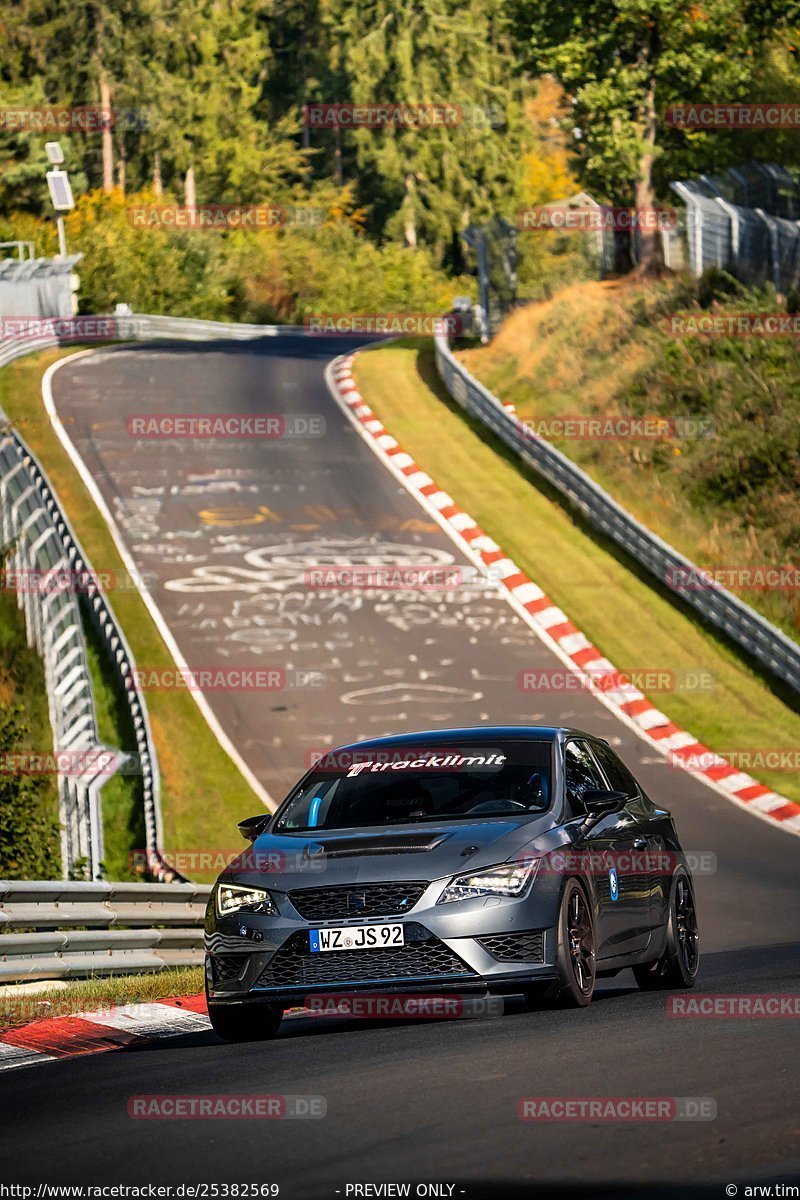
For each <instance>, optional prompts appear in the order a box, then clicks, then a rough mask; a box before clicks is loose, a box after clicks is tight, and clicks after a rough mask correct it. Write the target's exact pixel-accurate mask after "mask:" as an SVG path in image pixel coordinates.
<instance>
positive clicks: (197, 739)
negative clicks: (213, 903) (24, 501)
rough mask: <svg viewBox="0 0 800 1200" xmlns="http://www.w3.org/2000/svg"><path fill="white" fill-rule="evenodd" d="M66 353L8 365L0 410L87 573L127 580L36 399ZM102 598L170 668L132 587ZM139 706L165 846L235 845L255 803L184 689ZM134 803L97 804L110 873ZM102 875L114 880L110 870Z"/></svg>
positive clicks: (156, 663) (136, 642)
mask: <svg viewBox="0 0 800 1200" xmlns="http://www.w3.org/2000/svg"><path fill="white" fill-rule="evenodd" d="M73 352H74V351H72V350H71V351H69V352H64V351H63V350H49V351H45V352H43V353H41V354H37V355H32V356H30V357H26V358H22V359H17V360H16V361H15V362H13V363H11V364H10V365H9V366H7V367H5V368H4V369H3V370H2V371H0V406H2V408H3V409H4V410H5V412H6V414H7V415H8V417H9V418H10V420H11V421H12V423H13V424H14V425H15V426H16V428H17V429H18V430H19V432H20V433H21V435H22V436H23V437H24V438H25V440H26V441H27V442H28V444H29V445H30V446H31V448H32V450H33V451H34V453H35V454H36V455H37V456H38V458H39V460H40V462H41V464H42V466H43V468H44V470H45V472H46V473H47V475H48V477H49V479H50V481H51V483H52V485H53V487H54V488H55V490H56V492H57V494H58V496H59V498H60V500H61V502H62V503H63V504H64V507H65V508H66V511H67V513H68V515H69V517H70V520H71V521H72V524H73V527H74V529H75V532H76V533H77V535H78V537H79V539H80V541H81V543H82V544H83V548H84V550H85V551H86V554H87V556H88V558H89V561H90V563H91V564H92V567H93V569H94V570H95V571H97V572H106V571H107V572H115V573H117V574H118V575H119V576H120V577H124V572H125V568H124V566H123V563H122V560H121V558H120V556H119V553H118V551H117V549H116V546H115V545H114V541H113V539H112V537H111V534H110V533H109V530H108V527H107V525H106V523H105V520H104V519H103V517H102V515H101V513H100V512H99V511H98V509H97V508H96V506H95V504H94V502H93V501H92V499H91V497H90V496H89V494H88V492H87V491H86V488H85V487H84V485H83V483H82V481H81V479H80V476H79V475H78V472H77V471H76V470H75V468H74V466H73V465H72V462H71V461H70V459H69V457H68V455H67V454H66V452H65V450H64V448H63V447H62V445H61V443H60V442H59V440H58V438H57V437H56V435H55V433H54V431H53V428H52V426H51V424H50V420H49V418H48V416H47V414H46V412H45V410H44V404H43V402H42V395H41V379H42V375H43V373H44V371H45V369H46V368H47V367H48V366H50V364H51V363H53V362H56V361H57V360H58V359H60V358H64V357H67V356H68V354H69V353H73ZM109 598H110V601H111V604H112V606H113V608H114V612H115V613H116V616H117V618H118V620H119V621H120V623H121V625H122V628H123V630H124V632H125V636H126V637H127V639H128V643H129V645H130V647H131V650H132V652H133V656H134V658H135V659H136V660H137V662H139V663H146V664H147V665H148V667H151V666H152V667H154V668H158V667H171V666H173V665H174V664H173V661H172V657H171V655H170V653H169V651H168V649H167V647H166V646H165V644H164V642H163V640H162V638H161V635H160V633H159V632H158V630H157V629H156V627H155V625H154V623H153V620H152V618H151V616H150V613H149V612H148V610H147V608H146V607H145V604H144V602H143V600H142V598H141V596H140V594H139V593H138V591H132V590H128V591H126V590H120V591H117V592H112V593H111V595H110V597H109ZM92 657H93V661H94V678H95V682H96V683H97V684H98V686H99V684H100V682H101V679H102V676H103V671H104V666H101V662H102V654H101V653H100V650H99V647H95V652H93V655H92ZM96 699H97V703H98V709H99V716H100V720H101V723H102V733H103V736H108V737H109V739H110V740H111V741H112V742H113V741H114V739H118V741H117V744H120V743H121V744H122V746H123V748H129V745H128V740H127V737H126V733H125V730H124V728H122V727H120V724H119V722H120V721H121V720H123V721H124V717H123V716H122V715H121V714H120V697H119V695H116V694H112V693H110V692H105V691H104V690H103V689H102V688H99V691H98V695H97V697H96ZM146 700H147V706H148V710H149V713H150V721H151V725H152V729H153V737H154V740H155V745H156V751H157V754H158V760H159V766H160V769H161V787H162V795H161V803H162V811H163V817H164V845H165V848H166V849H167V850H168V851H169V850H181V851H197V852H205V853H208V852H216V851H217V850H218V849H219V848H220V847H230V846H231V845H234V846H235V845H236V842H237V840H238V835H237V834H236V830H235V826H236V823H237V821H240V820H241V819H242V818H243V817H245V816H249V815H252V814H253V813H257V812H258V811H259V810H260V808H261V802H260V800H259V799H258V798H257V797H256V796H255V795H254V794H253V791H252V789H251V788H250V786H249V785H248V783H247V782H246V780H245V779H244V778H243V777H242V776H241V774H240V773H239V771H238V769H237V768H236V767H235V766H234V764H233V763H232V762H231V760H230V759H229V758H228V755H227V754H226V753H225V751H224V750H223V749H222V747H221V746H220V745H219V743H218V742H217V740H216V738H215V737H214V735H213V733H212V732H211V730H210V729H209V727H208V725H207V723H206V721H205V719H204V717H203V715H202V714H201V712H200V710H199V709H198V708H197V705H196V704H195V702H194V699H193V698H192V696H191V694H190V693H189V692H188V691H187V692H186V693H181V692H157V691H153V692H151V693H148V695H147V697H146ZM108 788H109V785H107V789H108ZM135 803H136V796H135V790H132V789H131V786H130V784H129V781H128V780H119V781H118V782H117V784H116V787H115V788H111V790H110V791H109V799H108V803H107V804H106V803H105V801H104V827H105V833H106V845H107V854H108V857H109V859H110V861H111V862H113V864H114V868H115V870H117V869H118V870H122V869H123V864H125V863H126V862H127V856H128V851H129V850H131V849H139V848H141V847H143V842H142V841H140V840H139V839H140V838H141V836H142V834H141V826H140V825H139V824H138V817H137V813H136V812H135V811H134V806H135ZM138 811H139V812H141V806H140V805H139V809H138ZM137 841H138V845H136V842H137ZM213 874H214V872H212V873H211V874H209V872H203V871H200V870H198V871H196V872H192V877H193V878H196V879H198V880H199V881H203V880H208V879H210V878H211V877H212V876H213ZM109 875H110V877H112V878H113V877H114V876H113V874H112V873H111V871H109ZM123 877H124V876H123Z"/></svg>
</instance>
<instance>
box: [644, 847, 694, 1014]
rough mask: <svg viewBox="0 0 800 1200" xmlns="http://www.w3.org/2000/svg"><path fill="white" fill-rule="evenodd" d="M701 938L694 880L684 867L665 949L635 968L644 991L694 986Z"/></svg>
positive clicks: (671, 904)
mask: <svg viewBox="0 0 800 1200" xmlns="http://www.w3.org/2000/svg"><path fill="white" fill-rule="evenodd" d="M699 939H700V935H699V933H698V931H697V913H696V912H695V907H694V892H693V890H692V883H691V880H690V879H689V876H688V875H687V874H686V872H685V871H683V870H681V871H678V872H677V874H676V875H675V877H674V881H673V885H672V895H671V897H670V902H669V918H668V920H667V944H666V947H665V948H664V953H663V954H662V955H661V958H659V959H656V961H655V962H651V963H641V964H640V965H639V966H637V967H634V968H633V974H634V976H635V978H636V982H637V983H638V985H639V987H640V988H641V989H642V990H643V991H645V992H649V991H655V990H658V989H660V988H690V987H694V981H695V979H696V978H697V971H698V968H699V966H700V949H699Z"/></svg>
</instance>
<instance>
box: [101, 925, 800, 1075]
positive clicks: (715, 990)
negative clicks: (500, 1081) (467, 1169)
mask: <svg viewBox="0 0 800 1200" xmlns="http://www.w3.org/2000/svg"><path fill="white" fill-rule="evenodd" d="M798 980H800V942H790V943H786V944H783V945H777V946H766V947H765V946H751V947H746V948H743V949H741V950H723V951H717V952H716V953H713V954H706V955H705V956H704V957H703V959H702V960H701V970H700V975H699V977H698V986H697V987H696V988H694V989H693V991H689V992H685V993H681V994H683V995H686V996H689V995H696V996H701V995H708V994H714V995H720V994H724V995H754V994H757V995H762V994H763V995H775V994H777V993H782V994H787V993H788V992H793V993H796V992H797V985H798ZM669 995H670V993H669V992H668V991H653V992H642V991H640V990H639V988H638V987H637V986H636V983H635V982H634V979H633V976H632V974H631V973H630V972H629V971H623V972H621V973H620V974H619V975H618V976H616V977H614V978H612V979H601V980H598V984H597V990H596V991H595V994H594V998H593V1000H592V1004H591V1005H590V1007H589V1008H588V1009H585V1010H582V1014H581V1017H582V1019H583V1020H584V1021H588V1022H590V1023H592V1024H593V1023H594V1021H595V1020H598V1021H604V1020H605V1019H606V1018H607V1017H608V1016H610V1015H612V1014H614V1015H616V1013H617V1012H618V1011H619V1010H618V1004H619V1003H621V1002H622V1001H626V1002H627V1004H626V1007H629V1006H634V1005H635V1007H636V1011H637V1013H638V1012H640V1011H641V1009H642V1007H645V1008H647V1009H648V1010H650V1012H651V1013H652V1015H653V1016H654V1017H657V1016H659V1015H661V1016H663V1018H664V1019H665V1020H671V1018H670V1017H669V1016H668V1015H667V1006H666V1000H667V997H668V996H669ZM480 998H481V999H483V1000H485V999H486V997H480ZM578 1016H579V1014H578V1012H576V1011H575V1010H570V1009H567V1008H563V1007H560V1006H559V1005H558V1004H554V1003H553V1002H552V1001H549V1000H546V999H542V1000H539V1001H535V1002H526V1001H525V1000H524V999H523V998H522V997H521V996H519V997H518V996H505V997H503V1000H502V1007H501V1008H500V1007H498V1010H497V1011H496V1012H492V1011H489V1012H488V1013H487V1014H486V1015H478V1016H470V1017H464V1016H458V1017H427V1016H420V1017H416V1016H414V1017H396V1018H395V1017H391V1018H390V1017H371V1018H365V1017H349V1016H334V1015H329V1014H325V1015H311V1014H310V1013H303V1012H297V1013H293V1014H292V1015H291V1016H287V1017H285V1018H284V1020H283V1023H282V1025H281V1028H280V1031H279V1033H278V1035H277V1039H276V1040H277V1041H281V1042H283V1041H289V1040H293V1039H296V1038H308V1037H318V1036H324V1035H330V1034H334V1033H352V1034H355V1033H361V1034H363V1033H365V1032H369V1031H373V1032H375V1031H380V1030H387V1029H398V1028H403V1027H404V1026H406V1027H411V1028H420V1027H421V1026H422V1027H425V1026H439V1027H441V1026H452V1025H455V1026H457V1027H462V1028H463V1026H464V1025H465V1023H466V1024H468V1025H472V1026H475V1025H486V1024H489V1023H493V1022H495V1021H498V1022H500V1023H501V1024H502V1023H503V1022H508V1021H514V1022H515V1025H516V1021H518V1020H524V1019H525V1018H531V1019H537V1020H540V1021H547V1023H548V1025H549V1024H550V1023H551V1022H552V1021H555V1022H557V1023H558V1024H561V1023H564V1022H569V1021H570V1020H571V1019H575V1018H578ZM505 1028H508V1026H507V1025H506V1026H505ZM215 1044H217V1045H220V1046H222V1045H225V1043H224V1042H223V1040H222V1039H221V1038H219V1037H217V1035H216V1034H215V1033H214V1032H213V1030H211V1029H209V1030H207V1031H198V1032H197V1033H188V1034H178V1035H176V1036H174V1037H168V1038H158V1039H153V1040H151V1041H147V1042H144V1041H143V1042H141V1043H139V1044H136V1045H130V1046H126V1047H124V1052H125V1053H128V1054H146V1053H148V1052H152V1051H153V1050H160V1049H163V1048H166V1047H170V1048H173V1049H174V1048H182V1049H187V1050H188V1049H191V1048H193V1047H198V1046H210V1045H215ZM256 1044H257V1043H256Z"/></svg>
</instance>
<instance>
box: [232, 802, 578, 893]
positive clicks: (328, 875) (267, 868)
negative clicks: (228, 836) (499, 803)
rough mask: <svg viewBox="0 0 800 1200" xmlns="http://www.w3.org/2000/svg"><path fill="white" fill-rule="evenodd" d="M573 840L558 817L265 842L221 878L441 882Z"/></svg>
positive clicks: (277, 882) (287, 884)
mask: <svg viewBox="0 0 800 1200" xmlns="http://www.w3.org/2000/svg"><path fill="white" fill-rule="evenodd" d="M565 840H567V835H566V834H565V832H564V830H563V827H561V826H558V825H557V824H556V823H555V821H554V819H553V816H552V814H551V813H541V814H540V815H538V816H534V817H524V818H522V819H520V818H518V817H493V818H491V819H489V818H484V819H483V820H475V821H451V822H446V821H445V822H437V821H426V822H420V823H418V824H417V823H415V824H409V825H401V826H396V827H394V828H392V829H391V830H387V828H386V827H385V826H381V827H380V828H377V827H376V828H364V829H358V830H336V831H331V832H326V831H324V830H320V832H319V833H318V834H313V835H312V834H275V835H273V834H262V836H261V837H259V838H257V839H256V841H255V842H254V843H253V845H252V846H251V847H250V848H249V849H247V850H245V851H243V853H242V854H241V855H240V856H239V857H238V858H236V859H234V860H233V861H232V862H231V863H230V864H229V865H228V867H227V869H226V871H225V872H224V874H223V876H222V878H224V879H225V880H226V881H228V882H232V881H235V882H237V883H243V884H246V885H248V886H254V887H267V886H268V887H270V888H271V889H272V890H273V891H281V892H284V891H289V890H290V889H292V888H299V887H304V888H306V887H336V886H337V885H346V884H350V883H381V882H384V881H388V882H392V881H394V880H403V881H405V880H412V879H419V880H427V881H428V882H431V881H433V880H435V879H442V878H445V877H447V876H450V875H456V874H460V873H461V872H465V871H469V870H472V869H474V868H476V867H487V866H493V865H494V864H496V863H501V862H505V861H506V860H507V859H509V858H513V857H514V856H515V855H517V854H520V853H532V854H543V853H546V852H547V851H548V850H552V849H554V848H555V847H556V846H558V845H562V844H563V843H564V841H565Z"/></svg>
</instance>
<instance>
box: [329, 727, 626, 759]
mask: <svg viewBox="0 0 800 1200" xmlns="http://www.w3.org/2000/svg"><path fill="white" fill-rule="evenodd" d="M567 734H574V735H575V736H576V737H583V738H594V737H595V735H594V734H591V733H585V732H584V730H582V729H573V728H571V727H570V726H566V725H467V726H464V727H463V728H459V729H423V730H419V731H418V732H415V733H396V734H389V735H387V736H385V737H379V738H369V739H367V740H366V741H361V742H346V743H345V744H344V745H341V746H337V747H335V749H334V748H331V749H330V750H326V751H325V754H326V755H327V754H334V753H338V752H339V751H340V750H354V749H356V748H357V749H359V750H372V749H376V750H377V749H381V748H384V747H388V746H420V745H422V746H437V745H447V744H449V743H452V742H454V741H456V742H493V741H496V740H497V739H498V738H508V739H514V738H516V739H522V740H525V739H529V740H530V741H539V742H553V741H556V739H557V738H559V737H562V736H564V735H567ZM600 740H602V739H600Z"/></svg>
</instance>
